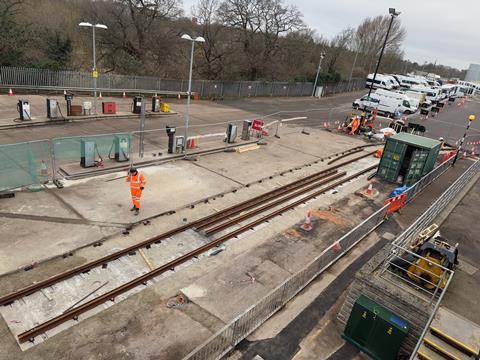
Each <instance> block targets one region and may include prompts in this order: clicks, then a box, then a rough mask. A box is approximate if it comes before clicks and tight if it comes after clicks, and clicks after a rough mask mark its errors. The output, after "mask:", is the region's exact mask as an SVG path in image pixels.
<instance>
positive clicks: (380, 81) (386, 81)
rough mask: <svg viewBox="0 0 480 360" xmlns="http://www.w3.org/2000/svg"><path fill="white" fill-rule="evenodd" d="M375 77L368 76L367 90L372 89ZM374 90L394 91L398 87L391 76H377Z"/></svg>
mask: <svg viewBox="0 0 480 360" xmlns="http://www.w3.org/2000/svg"><path fill="white" fill-rule="evenodd" d="M373 75H374V74H368V76H367V81H366V84H365V87H366V88H370V86H371V85H372V80H373ZM373 88H374V89H387V90H392V89H396V88H398V85H397V84H396V83H395V82H394V81H393V80H392V79H391V78H390V77H389V76H385V75H382V74H377V76H376V77H375V82H374V83H373Z"/></svg>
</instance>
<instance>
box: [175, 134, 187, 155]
mask: <svg viewBox="0 0 480 360" xmlns="http://www.w3.org/2000/svg"><path fill="white" fill-rule="evenodd" d="M184 148H185V136H183V135H180V136H175V152H177V153H178V152H182V151H183V149H184Z"/></svg>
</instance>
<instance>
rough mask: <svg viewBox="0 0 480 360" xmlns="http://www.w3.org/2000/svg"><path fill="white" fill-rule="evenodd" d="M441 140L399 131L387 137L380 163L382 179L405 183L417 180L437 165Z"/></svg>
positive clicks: (379, 172) (411, 183)
mask: <svg viewBox="0 0 480 360" xmlns="http://www.w3.org/2000/svg"><path fill="white" fill-rule="evenodd" d="M439 151H440V141H438V140H434V139H429V138H426V137H424V136H418V135H413V134H408V133H403V132H402V133H399V134H397V135H394V136H392V137H390V138H388V139H387V142H386V143H385V148H384V149H383V155H382V158H381V159H380V164H379V165H378V171H377V176H378V177H379V178H380V179H383V180H386V181H390V182H397V179H398V178H399V177H400V178H401V182H402V183H403V184H405V185H413V184H414V183H415V182H417V181H418V180H420V178H421V177H422V176H424V175H426V174H428V173H429V172H430V171H432V170H433V168H434V167H435V162H436V161H437V157H438V153H439Z"/></svg>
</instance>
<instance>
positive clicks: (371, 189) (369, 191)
mask: <svg viewBox="0 0 480 360" xmlns="http://www.w3.org/2000/svg"><path fill="white" fill-rule="evenodd" d="M367 194H368V195H372V194H373V184H372V183H371V182H370V183H369V184H368V188H367Z"/></svg>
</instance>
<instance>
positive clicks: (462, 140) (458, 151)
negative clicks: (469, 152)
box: [452, 115, 475, 166]
mask: <svg viewBox="0 0 480 360" xmlns="http://www.w3.org/2000/svg"><path fill="white" fill-rule="evenodd" d="M474 120H475V115H470V116H469V117H468V124H467V127H466V128H465V133H464V134H463V137H462V139H461V140H460V145H459V146H458V150H457V153H456V154H455V158H454V159H453V162H452V166H453V165H455V163H456V162H457V158H458V154H459V153H460V152H461V151H462V148H463V143H464V142H465V138H466V137H467V132H468V129H470V125H471V124H472V121H474Z"/></svg>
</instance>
